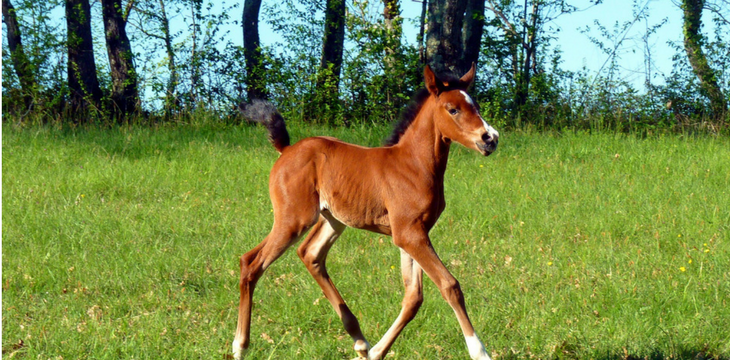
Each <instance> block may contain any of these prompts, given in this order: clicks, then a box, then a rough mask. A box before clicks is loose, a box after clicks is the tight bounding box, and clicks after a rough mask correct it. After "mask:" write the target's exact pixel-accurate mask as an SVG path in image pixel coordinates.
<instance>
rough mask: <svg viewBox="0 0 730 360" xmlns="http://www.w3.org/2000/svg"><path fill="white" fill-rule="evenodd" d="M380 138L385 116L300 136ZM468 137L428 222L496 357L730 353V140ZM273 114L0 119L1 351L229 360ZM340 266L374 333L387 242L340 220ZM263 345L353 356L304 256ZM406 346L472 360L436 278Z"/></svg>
mask: <svg viewBox="0 0 730 360" xmlns="http://www.w3.org/2000/svg"><path fill="white" fill-rule="evenodd" d="M290 131H291V132H292V135H293V138H294V139H301V138H302V137H304V136H310V135H323V134H326V135H333V136H337V137H340V138H342V139H344V140H346V141H350V142H355V143H359V144H363V145H371V146H372V145H378V144H379V143H380V141H381V139H383V138H384V137H385V136H386V134H387V131H388V129H386V128H380V127H376V128H374V129H368V130H365V129H361V128H357V129H334V130H333V129H326V128H314V129H307V128H305V127H303V126H292V128H291V129H290ZM500 140H501V141H500V148H499V150H498V151H497V152H496V153H495V154H494V155H493V156H490V157H488V158H484V157H481V156H479V155H478V154H476V153H474V152H470V151H468V150H465V149H464V148H462V147H457V146H454V147H453V148H452V153H451V154H452V155H451V159H450V162H449V169H448V170H447V181H446V182H447V183H446V192H447V194H446V198H447V203H448V205H447V208H446V211H445V213H444V214H443V215H442V217H441V219H440V221H439V223H438V224H437V225H436V227H435V229H434V230H433V231H432V232H431V238H432V240H433V242H434V246H435V248H436V249H437V251H438V252H439V254H440V255H441V257H442V259H443V261H444V263H445V264H447V266H448V267H449V269H450V270H451V271H452V272H453V273H454V275H455V276H456V277H457V279H459V280H460V282H461V284H462V288H463V289H464V292H465V296H466V301H467V307H468V309H469V311H470V315H471V317H472V320H473V322H474V324H475V326H476V328H477V330H478V332H479V334H480V336H481V338H482V340H483V341H484V342H485V345H486V346H487V349H488V351H489V352H490V353H491V354H492V355H493V357H494V358H496V359H527V358H541V359H573V358H579V359H589V358H593V359H626V358H631V359H635V358H650V359H660V358H674V359H678V358H685V359H705V358H715V359H730V325H729V324H730V140H729V139H728V138H714V137H703V136H699V137H692V136H682V135H666V136H654V137H649V138H639V137H635V136H631V135H614V134H593V135H590V134H584V133H581V134H574V133H565V134H541V133H529V132H528V133H509V132H504V131H502V137H501V138H500ZM276 157H277V154H276V152H275V151H274V150H273V148H272V147H271V146H270V145H269V144H268V143H267V141H266V135H265V132H264V129H263V128H256V127H248V126H222V125H221V126H214V125H200V126H195V125H178V126H169V127H160V128H147V127H131V128H123V129H115V130H99V129H93V128H92V129H83V130H58V129H52V128H48V127H31V128H26V129H21V130H19V129H16V128H14V127H12V126H9V125H3V133H2V331H3V334H2V349H3V350H2V351H3V358H4V359H5V358H8V359H9V358H14V359H67V360H68V359H223V358H226V357H227V356H228V353H229V351H230V343H231V340H232V339H233V333H234V330H235V325H236V324H235V321H236V320H235V319H236V312H237V309H236V306H237V301H238V289H237V282H238V257H239V256H240V255H241V254H242V253H243V252H245V251H247V250H248V249H249V248H251V247H253V246H254V245H255V244H257V243H258V242H259V241H260V240H261V239H262V238H263V237H264V236H265V235H266V234H267V232H268V230H270V228H271V224H272V216H271V205H270V202H269V199H268V190H267V181H268V172H269V169H270V168H271V165H272V164H273V162H274V161H275V160H276ZM328 265H329V269H330V274H331V276H332V278H333V279H334V281H335V283H336V284H337V285H338V287H339V289H340V290H341V292H342V293H343V296H344V297H345V299H346V300H347V301H348V303H349V305H350V307H351V309H352V310H353V312H355V314H356V315H358V317H359V319H360V322H361V325H362V327H363V331H364V333H365V334H366V336H367V337H368V338H369V340H370V342H371V343H375V342H376V341H377V340H378V339H379V336H380V335H382V334H383V333H384V332H385V330H386V329H387V328H388V327H389V326H390V324H391V322H392V321H393V320H394V319H395V318H396V316H397V314H398V312H399V310H400V301H401V296H402V292H403V289H402V285H401V279H400V272H399V269H398V266H399V254H398V251H397V249H396V248H395V247H394V246H393V245H392V243H391V241H390V239H389V238H384V237H382V236H380V235H377V234H372V233H367V232H364V231H358V230H352V229H351V230H348V231H346V232H345V234H344V235H343V237H342V238H341V239H340V240H339V242H338V243H337V245H335V247H334V248H333V250H332V252H331V254H330V260H329V262H328ZM255 301H256V304H255V307H254V314H253V324H252V326H253V331H252V336H253V342H252V349H251V351H250V352H249V354H250V358H251V359H350V358H352V357H354V356H355V353H354V352H353V351H352V344H351V340H350V339H349V337H348V336H347V335H346V333H345V332H344V330H343V329H342V326H341V324H340V322H339V319H338V318H337V316H336V315H335V313H334V312H333V311H332V309H331V308H330V306H329V304H328V302H327V301H326V300H325V299H324V297H323V296H322V294H321V292H320V290H319V287H318V286H317V285H316V283H315V282H314V281H313V280H312V279H311V278H310V276H309V275H308V273H307V272H306V269H305V268H304V266H303V265H302V264H301V262H300V261H299V260H298V258H297V256H296V254H295V253H294V252H293V251H289V252H287V253H286V254H285V255H284V256H283V257H282V258H281V259H280V260H279V261H278V262H276V263H275V264H274V265H273V266H272V267H271V268H270V269H269V271H268V272H267V273H266V275H265V276H264V278H263V279H262V280H261V281H260V282H259V286H258V288H257V292H256V295H255ZM391 356H392V358H394V359H467V358H468V354H467V351H466V347H465V345H464V343H463V337H462V335H461V333H460V331H459V330H458V324H457V321H456V319H455V317H454V314H453V312H452V310H451V309H450V308H449V307H448V305H447V304H446V302H445V301H444V300H443V299H442V298H441V296H440V294H439V293H438V290H437V289H436V288H435V286H434V285H433V283H431V282H430V281H429V280H426V281H425V303H424V305H423V307H422V308H421V311H420V313H419V315H418V316H417V317H416V319H415V320H414V321H413V322H412V323H411V324H410V325H409V326H408V327H407V328H406V330H405V331H404V333H403V334H402V336H401V337H400V338H399V339H398V341H397V342H396V343H395V346H394V347H393V349H392V350H391Z"/></svg>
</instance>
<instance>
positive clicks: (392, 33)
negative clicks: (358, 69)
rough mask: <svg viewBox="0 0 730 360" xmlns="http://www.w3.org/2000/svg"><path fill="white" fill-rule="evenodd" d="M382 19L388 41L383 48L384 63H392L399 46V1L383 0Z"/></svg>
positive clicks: (400, 32)
mask: <svg viewBox="0 0 730 360" xmlns="http://www.w3.org/2000/svg"><path fill="white" fill-rule="evenodd" d="M383 5H384V8H383V19H385V29H386V30H387V32H388V40H387V43H386V47H385V55H386V57H387V58H386V63H387V62H392V61H394V59H392V57H393V55H394V54H395V53H396V52H397V49H398V48H399V47H400V45H401V41H400V39H401V34H402V33H403V30H402V29H403V27H402V25H401V24H400V22H399V21H398V20H399V18H400V4H399V0H383Z"/></svg>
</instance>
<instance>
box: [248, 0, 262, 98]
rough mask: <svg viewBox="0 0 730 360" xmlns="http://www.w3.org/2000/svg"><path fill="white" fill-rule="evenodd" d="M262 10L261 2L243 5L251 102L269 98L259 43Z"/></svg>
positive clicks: (250, 1) (251, 1)
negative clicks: (260, 12)
mask: <svg viewBox="0 0 730 360" xmlns="http://www.w3.org/2000/svg"><path fill="white" fill-rule="evenodd" d="M260 9H261V0H246V1H245V2H244V4H243V56H244V58H245V62H246V92H247V93H248V99H249V101H250V100H251V99H266V98H268V93H267V91H266V84H265V82H264V76H263V75H264V71H265V69H264V66H263V56H262V54H261V44H260V42H259V10H260Z"/></svg>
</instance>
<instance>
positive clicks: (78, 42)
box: [66, 0, 102, 122]
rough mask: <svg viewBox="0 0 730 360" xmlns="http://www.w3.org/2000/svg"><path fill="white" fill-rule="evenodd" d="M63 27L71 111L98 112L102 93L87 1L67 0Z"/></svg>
mask: <svg viewBox="0 0 730 360" xmlns="http://www.w3.org/2000/svg"><path fill="white" fill-rule="evenodd" d="M66 26H67V30H66V31H67V42H68V43H67V47H68V65H67V73H68V87H69V91H70V101H69V105H70V111H71V112H72V113H76V112H81V113H84V112H86V111H88V110H92V109H95V110H101V95H102V94H101V88H100V87H99V80H98V78H97V76H96V62H95V61H94V48H93V42H92V37H91V11H90V6H89V0H66ZM74 121H77V122H78V121H79V119H78V118H75V119H74Z"/></svg>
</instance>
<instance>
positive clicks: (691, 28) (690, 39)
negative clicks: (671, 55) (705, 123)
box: [682, 0, 727, 119]
mask: <svg viewBox="0 0 730 360" xmlns="http://www.w3.org/2000/svg"><path fill="white" fill-rule="evenodd" d="M704 5H705V0H683V1H682V10H683V12H684V49H685V51H686V52H687V59H688V60H689V63H690V65H692V70H694V73H695V75H696V76H697V78H698V79H699V80H700V86H701V87H702V89H703V90H704V91H705V93H706V95H707V97H708V98H709V99H710V108H711V110H712V114H713V116H714V117H715V118H717V119H722V118H723V117H724V115H725V113H726V112H727V100H726V99H725V96H724V95H723V93H722V90H720V87H719V86H718V84H717V75H716V74H715V71H714V70H713V69H712V68H711V67H710V65H709V63H708V62H707V57H706V56H705V53H704V52H703V51H702V44H703V43H704V37H703V36H702V34H701V33H700V28H701V27H702V19H701V15H702V9H703V8H704Z"/></svg>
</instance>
